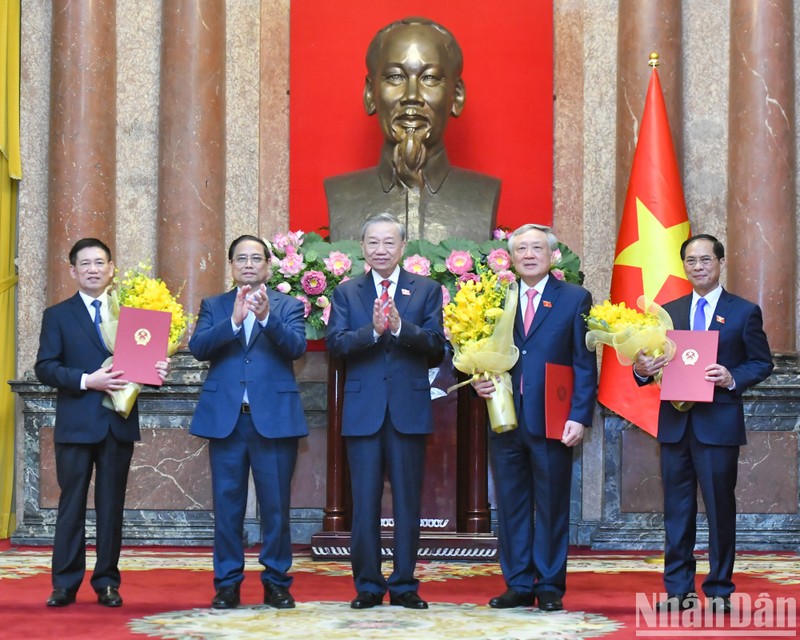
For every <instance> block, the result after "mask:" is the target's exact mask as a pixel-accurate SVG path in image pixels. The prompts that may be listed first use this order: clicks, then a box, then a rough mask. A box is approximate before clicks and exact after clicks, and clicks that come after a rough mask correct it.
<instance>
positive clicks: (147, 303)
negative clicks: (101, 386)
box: [100, 263, 193, 418]
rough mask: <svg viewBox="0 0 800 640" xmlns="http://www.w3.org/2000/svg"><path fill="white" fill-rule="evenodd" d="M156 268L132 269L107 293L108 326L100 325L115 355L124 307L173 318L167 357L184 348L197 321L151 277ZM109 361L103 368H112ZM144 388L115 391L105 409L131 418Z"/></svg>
mask: <svg viewBox="0 0 800 640" xmlns="http://www.w3.org/2000/svg"><path fill="white" fill-rule="evenodd" d="M151 270H152V266H151V265H150V264H147V263H139V266H138V267H137V268H136V269H128V270H127V271H125V273H124V274H123V276H122V279H121V280H120V279H119V278H118V277H116V276H115V277H114V281H113V282H112V283H111V285H110V286H109V288H108V290H107V291H106V293H107V295H108V313H109V319H108V322H104V323H102V324H101V325H100V327H101V331H102V332H103V340H105V343H106V346H107V347H108V350H109V351H110V352H111V353H114V345H115V344H116V341H117V325H118V323H119V309H120V307H121V306H122V307H133V308H135V309H150V310H152V311H167V312H169V313H171V314H172V320H171V322H170V328H169V346H168V347H167V355H168V356H171V355H173V354H174V353H175V352H176V351H177V350H178V347H179V346H180V344H181V340H182V339H183V336H184V335H185V333H186V330H187V329H188V328H189V325H190V324H191V322H192V320H193V318H192V317H191V315H189V314H187V313H186V312H185V311H184V310H183V305H181V304H180V302H178V300H177V298H176V296H174V295H172V294H171V293H170V291H169V289H168V288H167V285H166V284H165V283H164V281H163V280H161V278H154V277H153V276H151V275H149V273H150V271H151ZM111 362H112V358H108V359H107V360H106V361H105V362H104V363H103V366H108V365H109V364H111ZM141 389H142V385H141V384H139V383H138V382H129V383H128V384H127V385H126V386H125V388H124V389H121V390H119V391H113V392H112V393H111V395H110V396H107V397H105V398H103V405H104V406H105V407H107V408H109V409H114V410H115V411H116V412H117V413H119V414H120V415H122V416H123V417H125V418H127V417H128V415H129V414H130V412H131V409H133V403H134V402H135V401H136V398H137V396H138V395H139V392H140V391H141Z"/></svg>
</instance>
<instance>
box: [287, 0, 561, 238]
mask: <svg viewBox="0 0 800 640" xmlns="http://www.w3.org/2000/svg"><path fill="white" fill-rule="evenodd" d="M413 15H421V16H425V17H427V18H430V19H432V20H435V21H436V22H440V23H441V24H443V25H444V26H445V27H446V28H447V29H448V30H450V31H451V32H452V33H453V35H454V36H455V37H456V39H457V40H458V42H459V44H460V45H461V48H462V50H463V52H464V73H463V78H464V82H465V85H466V96H467V97H466V103H465V106H464V111H463V113H462V115H461V116H460V117H458V118H451V119H450V121H449V123H448V125H447V131H446V133H445V141H446V146H447V152H448V155H449V156H450V161H451V162H452V163H453V164H454V165H456V166H459V167H464V168H467V169H473V170H475V171H480V172H483V173H487V174H490V175H493V176H496V177H498V178H500V179H502V181H503V186H502V192H501V196H500V208H499V210H498V224H500V225H505V226H508V227H512V228H514V227H516V226H519V225H520V224H523V223H525V222H539V223H544V224H550V223H551V222H552V183H553V166H552V165H553V163H552V156H553V152H552V147H553V7H552V1H551V0H505V1H504V2H499V3H490V2H486V0H419V1H416V0H415V1H409V2H398V1H397V0H347V2H331V0H302V2H293V3H292V6H291V53H290V57H291V69H290V71H291V75H290V77H291V81H290V88H291V100H290V105H291V106H290V184H289V208H290V216H289V217H290V228H291V229H302V230H304V231H314V230H316V229H318V228H320V227H322V226H325V225H327V223H328V213H327V205H326V201H325V192H324V189H323V186H322V181H323V179H324V178H326V177H328V176H333V175H337V174H340V173H345V172H348V171H354V170H357V169H363V168H366V167H370V166H373V165H375V164H377V161H378V155H379V151H380V147H381V144H382V142H383V139H382V135H381V133H380V129H379V127H378V123H377V120H376V117H375V116H367V114H366V112H365V111H364V106H363V102H362V93H363V88H364V78H365V76H366V66H365V63H364V56H365V54H366V50H367V45H368V44H369V42H370V40H371V39H372V37H373V36H374V35H375V33H376V32H377V31H378V30H379V29H380V28H382V27H384V26H385V25H387V24H388V23H390V22H393V21H394V20H398V19H400V18H403V17H406V16H413Z"/></svg>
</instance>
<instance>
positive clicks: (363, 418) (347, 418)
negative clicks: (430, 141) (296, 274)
mask: <svg viewBox="0 0 800 640" xmlns="http://www.w3.org/2000/svg"><path fill="white" fill-rule="evenodd" d="M405 245H406V242H405V228H404V227H403V225H402V224H400V222H399V221H398V220H397V218H395V217H394V216H393V215H391V214H389V213H381V214H377V215H374V216H372V217H370V218H368V219H367V221H366V222H365V223H364V226H363V228H362V230H361V248H362V250H363V252H364V258H365V260H366V262H367V264H368V265H369V266H370V267H371V271H370V272H368V273H366V274H364V275H363V276H360V277H356V278H353V279H352V280H349V281H347V282H344V283H342V284H340V285H339V286H338V287H336V289H335V290H334V292H333V307H332V310H331V317H330V322H329V324H328V333H327V344H328V350H329V351H330V353H331V355H333V356H336V357H339V358H343V359H344V361H345V367H346V374H345V383H344V413H343V418H342V435H343V436H344V438H345V441H346V444H347V456H348V460H349V463H350V477H351V480H352V494H353V526H352V534H351V550H350V558H351V561H352V565H353V577H354V579H355V587H356V592H357V595H356V597H355V599H354V600H353V601H352V602H351V603H350V606H351V607H352V608H354V609H368V608H371V607H374V606H375V605H378V604H381V603H382V602H383V595H384V593H386V591H387V589H388V591H389V596H390V603H391V604H393V605H399V606H403V607H406V608H409V609H426V608H427V607H428V604H427V603H426V602H425V601H424V600H422V599H421V598H420V597H419V595H418V593H417V588H418V586H419V581H418V580H417V579H416V578H415V577H414V569H415V567H416V562H417V550H418V548H419V518H420V508H421V500H422V481H423V472H424V468H425V445H426V440H427V438H426V436H427V435H428V434H429V433H431V432H432V431H433V420H432V410H431V398H430V383H429V382H428V367H429V366H432V364H431V363H434V364H435V363H438V362H439V361H440V360H441V359H442V356H443V354H444V341H445V338H444V332H443V330H442V291H441V287H440V286H439V285H438V284H436V283H435V282H433V281H432V280H429V279H428V278H425V277H422V276H417V275H414V274H411V273H409V272H407V271H405V270H403V269H401V268H400V266H399V265H400V258H401V257H402V255H403V250H404V249H405ZM384 476H388V478H389V482H390V484H391V487H392V499H393V506H394V523H395V527H394V571H393V572H392V574H391V576H390V577H389V579H388V581H387V580H386V579H385V578H384V576H383V574H382V573H381V533H380V514H381V496H382V494H383V482H384Z"/></svg>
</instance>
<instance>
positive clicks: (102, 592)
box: [96, 585, 122, 607]
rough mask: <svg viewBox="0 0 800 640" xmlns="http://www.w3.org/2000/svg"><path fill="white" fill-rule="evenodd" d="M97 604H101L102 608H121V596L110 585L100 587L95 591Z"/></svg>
mask: <svg viewBox="0 0 800 640" xmlns="http://www.w3.org/2000/svg"><path fill="white" fill-rule="evenodd" d="M96 593H97V603H98V604H102V605H103V606H104V607H121V606H122V596H121V595H119V591H117V588H116V587H112V586H111V585H109V586H107V587H102V588H100V589H98V590H97V592H96Z"/></svg>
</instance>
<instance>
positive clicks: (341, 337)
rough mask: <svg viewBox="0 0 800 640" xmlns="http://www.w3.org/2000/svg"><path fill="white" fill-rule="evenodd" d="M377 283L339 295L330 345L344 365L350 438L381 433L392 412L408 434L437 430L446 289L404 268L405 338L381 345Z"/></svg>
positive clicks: (400, 293)
mask: <svg viewBox="0 0 800 640" xmlns="http://www.w3.org/2000/svg"><path fill="white" fill-rule="evenodd" d="M375 293H376V292H375V284H374V280H373V277H372V274H371V273H366V274H364V275H363V276H361V277H358V278H353V279H352V280H348V281H347V282H343V283H342V284H340V285H339V286H338V287H336V289H335V290H334V292H333V307H332V309H331V316H330V321H329V323H328V332H327V336H326V341H327V345H328V350H329V351H330V352H331V354H332V355H333V356H336V357H340V358H344V360H345V365H346V373H345V383H344V414H343V419H342V435H345V436H363V435H371V434H373V433H376V432H377V431H378V430H379V429H380V428H381V426H382V425H383V422H384V419H385V417H386V409H387V407H388V408H389V414H390V416H391V419H392V424H393V425H394V426H395V428H397V430H398V431H400V432H402V433H409V434H426V433H431V432H432V431H433V418H432V411H431V396H430V382H429V381H428V367H429V366H433V365H432V364H431V363H434V364H435V363H438V362H439V361H441V359H442V356H443V355H444V342H445V338H444V331H443V329H442V289H441V287H440V286H439V285H438V284H437V283H435V282H434V281H433V280H430V279H428V278H425V277H424V276H417V275H414V274H412V273H409V272H408V271H405V270H403V269H401V270H400V276H399V278H398V282H397V288H396V291H395V296H394V303H395V306H396V307H397V311H398V312H399V314H400V318H401V319H402V324H401V327H400V334H399V335H398V337H397V338H395V337H394V336H392V335H391V333H390V332H389V331H386V332H385V333H384V334H383V335H382V336H381V337H380V339H379V340H378V341H377V342H376V341H375V340H374V339H373V329H372V310H373V305H374V303H375Z"/></svg>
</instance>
